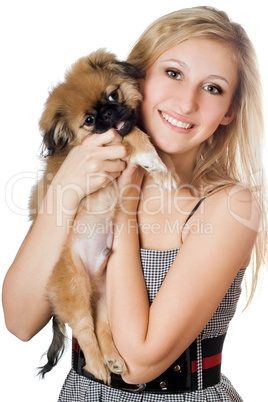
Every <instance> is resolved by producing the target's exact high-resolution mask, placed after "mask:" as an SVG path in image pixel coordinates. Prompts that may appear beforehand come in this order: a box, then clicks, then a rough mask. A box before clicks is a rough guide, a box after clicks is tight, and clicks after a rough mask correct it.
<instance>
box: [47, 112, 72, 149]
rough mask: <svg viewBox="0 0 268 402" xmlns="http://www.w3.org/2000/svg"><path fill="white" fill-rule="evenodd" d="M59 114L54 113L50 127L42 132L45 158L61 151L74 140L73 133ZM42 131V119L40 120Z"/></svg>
mask: <svg viewBox="0 0 268 402" xmlns="http://www.w3.org/2000/svg"><path fill="white" fill-rule="evenodd" d="M61 116H62V115H61V112H56V113H55V115H54V118H53V119H52V122H51V123H52V124H51V126H48V127H47V128H46V130H42V131H43V151H42V153H43V154H44V155H46V156H50V155H53V154H54V153H55V152H56V151H61V150H62V149H63V148H65V147H66V146H67V145H68V144H69V143H70V142H71V141H73V139H74V132H73V131H72V129H71V128H70V127H69V125H68V124H67V122H66V121H65V119H64V118H63V117H61ZM40 127H41V129H42V118H41V120H40Z"/></svg>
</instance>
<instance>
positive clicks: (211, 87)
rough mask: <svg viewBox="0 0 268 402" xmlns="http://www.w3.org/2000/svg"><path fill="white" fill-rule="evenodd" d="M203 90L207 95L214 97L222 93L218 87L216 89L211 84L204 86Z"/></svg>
mask: <svg viewBox="0 0 268 402" xmlns="http://www.w3.org/2000/svg"><path fill="white" fill-rule="evenodd" d="M203 88H204V89H205V91H208V92H209V93H211V94H215V95H216V94H220V93H221V92H222V91H221V89H220V88H219V87H216V86H215V85H212V84H207V85H204V87H203Z"/></svg>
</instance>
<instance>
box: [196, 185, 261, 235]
mask: <svg viewBox="0 0 268 402" xmlns="http://www.w3.org/2000/svg"><path fill="white" fill-rule="evenodd" d="M204 205H205V208H204V217H205V218H206V219H217V220H219V221H224V220H227V221H228V222H229V224H232V223H233V224H234V225H236V224H238V223H239V224H241V225H243V226H244V227H246V228H248V229H251V230H254V231H258V230H259V223H260V218H261V202H260V199H259V198H258V196H257V194H256V193H255V192H254V191H253V190H251V189H249V188H248V187H246V186H245V185H243V184H240V183H238V184H233V185H229V186H227V187H224V188H218V189H216V190H215V191H213V192H212V193H210V195H208V196H207V197H206V198H205V200H204Z"/></svg>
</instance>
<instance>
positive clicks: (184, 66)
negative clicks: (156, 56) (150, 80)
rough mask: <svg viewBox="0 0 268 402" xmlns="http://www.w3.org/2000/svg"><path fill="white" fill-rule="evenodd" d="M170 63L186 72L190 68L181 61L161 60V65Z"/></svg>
mask: <svg viewBox="0 0 268 402" xmlns="http://www.w3.org/2000/svg"><path fill="white" fill-rule="evenodd" d="M170 62H172V63H175V64H178V65H179V66H180V67H183V68H185V69H186V70H190V67H189V66H188V64H187V63H185V62H184V61H182V60H178V59H166V60H162V63H170Z"/></svg>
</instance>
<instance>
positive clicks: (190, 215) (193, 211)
mask: <svg viewBox="0 0 268 402" xmlns="http://www.w3.org/2000/svg"><path fill="white" fill-rule="evenodd" d="M220 187H222V186H217V187H216V188H214V189H213V190H210V191H208V193H207V195H208V194H210V193H213V191H215V190H216V189H218V188H220ZM205 198H206V197H202V198H200V200H199V201H198V203H197V204H196V206H195V207H194V208H193V209H192V211H191V212H190V214H189V215H188V217H187V219H186V221H185V222H184V224H183V227H182V233H183V230H184V228H185V225H186V223H187V222H188V221H189V219H190V218H191V217H192V216H193V214H194V213H195V212H196V211H197V209H198V208H199V207H200V205H201V204H202V202H203V201H204V199H205Z"/></svg>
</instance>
